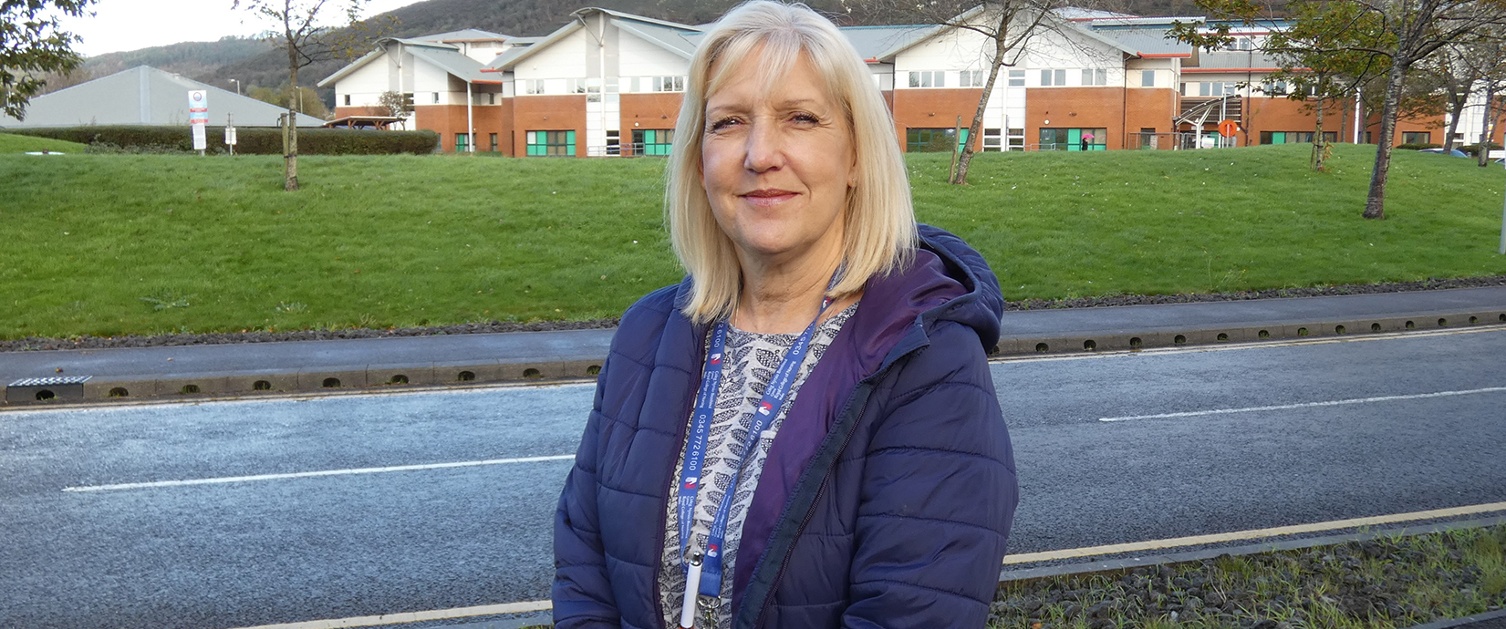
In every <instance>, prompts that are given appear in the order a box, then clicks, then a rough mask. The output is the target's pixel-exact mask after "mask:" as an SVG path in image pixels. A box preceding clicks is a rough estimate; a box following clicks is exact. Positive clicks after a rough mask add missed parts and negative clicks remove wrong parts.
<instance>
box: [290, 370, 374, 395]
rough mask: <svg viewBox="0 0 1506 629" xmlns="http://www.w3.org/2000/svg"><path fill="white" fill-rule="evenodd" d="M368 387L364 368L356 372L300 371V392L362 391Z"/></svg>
mask: <svg viewBox="0 0 1506 629" xmlns="http://www.w3.org/2000/svg"><path fill="white" fill-rule="evenodd" d="M366 385H367V383H366V369H364V368H362V369H354V370H341V369H300V370H299V371H298V390H299V391H319V390H323V389H362V388H365V387H366Z"/></svg>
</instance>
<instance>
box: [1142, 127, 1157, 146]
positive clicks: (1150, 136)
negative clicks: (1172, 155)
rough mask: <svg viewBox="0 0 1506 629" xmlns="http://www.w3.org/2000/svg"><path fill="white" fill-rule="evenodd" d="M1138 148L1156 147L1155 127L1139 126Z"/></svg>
mask: <svg viewBox="0 0 1506 629" xmlns="http://www.w3.org/2000/svg"><path fill="white" fill-rule="evenodd" d="M1140 148H1143V149H1153V148H1156V128H1155V127H1140Z"/></svg>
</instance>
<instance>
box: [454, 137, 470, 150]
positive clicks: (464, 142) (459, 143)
mask: <svg viewBox="0 0 1506 629" xmlns="http://www.w3.org/2000/svg"><path fill="white" fill-rule="evenodd" d="M470 142H471V134H469V133H457V134H455V152H456V153H464V152H466V149H467V148H468V147H470Z"/></svg>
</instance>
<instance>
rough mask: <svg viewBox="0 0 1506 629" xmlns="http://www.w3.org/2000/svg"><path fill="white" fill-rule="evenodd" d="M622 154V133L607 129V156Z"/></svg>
mask: <svg viewBox="0 0 1506 629" xmlns="http://www.w3.org/2000/svg"><path fill="white" fill-rule="evenodd" d="M621 154H622V131H619V130H617V129H609V130H608V131H607V155H621Z"/></svg>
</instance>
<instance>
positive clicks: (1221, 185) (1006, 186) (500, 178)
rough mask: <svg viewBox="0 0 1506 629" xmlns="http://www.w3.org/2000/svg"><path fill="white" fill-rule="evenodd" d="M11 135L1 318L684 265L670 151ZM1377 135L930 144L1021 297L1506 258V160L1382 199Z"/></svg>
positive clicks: (329, 316)
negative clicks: (1376, 183) (60, 145)
mask: <svg viewBox="0 0 1506 629" xmlns="http://www.w3.org/2000/svg"><path fill="white" fill-rule="evenodd" d="M11 141H13V140H11V139H6V136H3V135H0V149H4V148H5V147H6V146H8V144H6V143H7V142H11ZM26 141H28V142H29V141H31V139H30V138H27V139H26ZM65 150H66V149H65ZM4 153H5V151H3V150H0V243H3V244H0V286H3V287H4V293H3V294H0V338H19V337H26V336H52V337H63V336H75V335H83V334H90V335H121V334H152V333H163V332H180V331H186V332H210V331H237V330H244V329H272V330H286V329H302V328H344V327H372V328H382V327H389V326H422V325H436V324H448V323H464V322H478V321H491V320H503V321H507V320H517V321H527V320H538V319H569V320H585V319H596V318H602V317H610V316H615V315H616V314H618V313H620V312H621V310H622V309H623V308H624V307H626V306H627V305H628V304H630V303H631V302H632V301H633V300H634V299H636V298H637V297H639V296H641V295H642V294H643V293H645V292H647V291H649V290H651V289H653V288H656V287H658V286H661V285H664V284H667V283H671V282H673V281H676V280H677V279H678V278H679V275H680V271H679V270H678V268H677V265H676V264H675V262H674V260H673V257H672V256H671V255H670V253H669V250H668V245H667V242H666V238H665V235H664V233H663V227H662V218H661V211H660V198H661V194H662V176H663V166H664V162H663V161H662V160H655V159H632V160H629V159H624V160H606V159H590V160H569V159H562V160H529V159H484V158H467V157H454V156H427V157H417V156H380V157H305V158H303V159H301V160H300V180H301V182H302V183H303V185H304V189H303V190H302V191H300V192H297V193H293V194H288V193H284V192H283V191H282V190H281V175H280V173H281V160H280V159H279V158H277V157H269V156H238V157H234V158H229V157H211V158H200V157H197V156H175V155H66V156H62V157H37V156H28V155H7V154H4ZM1372 156H1373V149H1370V148H1368V147H1363V146H1360V147H1356V146H1349V145H1340V146H1338V147H1336V150H1335V153H1334V159H1333V160H1332V162H1331V164H1332V170H1331V172H1329V173H1326V174H1317V173H1312V172H1310V171H1309V170H1308V169H1307V166H1306V164H1307V147H1306V146H1303V145H1292V146H1270V147H1253V148H1245V149H1230V150H1205V151H1177V152H1165V151H1163V152H1138V151H1116V152H1092V153H1029V154H985V155H981V156H979V157H978V158H977V159H976V160H975V161H974V168H973V173H972V177H971V179H972V185H970V186H966V187H954V186H949V185H947V184H946V183H944V179H945V172H946V169H947V166H948V161H949V156H947V155H914V156H911V158H910V162H909V163H910V165H911V172H912V178H913V182H914V188H915V197H916V202H917V211H918V213H919V216H920V219H921V220H922V221H925V222H929V223H933V224H936V225H939V226H942V227H945V228H948V229H951V230H953V231H955V232H957V233H958V234H960V235H962V236H963V237H964V238H966V239H968V241H969V242H971V243H972V244H973V245H974V246H976V247H977V248H978V249H979V250H980V251H982V252H983V254H984V255H985V256H986V257H987V258H988V259H989V260H990V262H991V263H992V264H993V265H994V266H995V268H996V270H998V271H999V273H1000V278H1001V282H1002V284H1003V286H1004V291H1005V295H1006V297H1007V298H1008V299H1011V300H1018V299H1026V298H1045V299H1051V298H1070V297H1085V296H1100V295H1113V294H1160V293H1185V292H1215V291H1230V290H1244V289H1263V288H1283V287H1300V286H1314V285H1325V284H1345V283H1366V282H1380V281H1403V280H1416V279H1423V278H1428V277H1464V276H1478V275H1497V274H1506V257H1502V256H1498V255H1496V253H1495V251H1496V245H1497V242H1498V238H1499V234H1500V221H1501V207H1502V189H1503V188H1506V173H1503V172H1502V171H1500V170H1498V169H1494V168H1490V169H1481V168H1478V167H1476V166H1474V165H1473V163H1472V162H1470V161H1469V160H1463V159H1451V158H1446V157H1442V156H1435V155H1421V154H1414V153H1411V152H1399V153H1398V155H1397V157H1396V160H1395V165H1394V167H1393V169H1392V181H1391V187H1390V193H1389V197H1388V204H1387V213H1388V216H1389V219H1388V220H1386V221H1365V220H1363V219H1361V218H1360V211H1361V210H1362V209H1363V204H1364V193H1365V186H1366V183H1367V181H1368V177H1369V167H1370V161H1371V159H1372Z"/></svg>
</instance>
